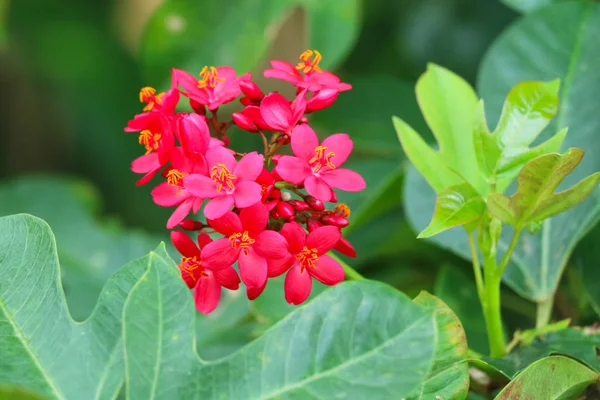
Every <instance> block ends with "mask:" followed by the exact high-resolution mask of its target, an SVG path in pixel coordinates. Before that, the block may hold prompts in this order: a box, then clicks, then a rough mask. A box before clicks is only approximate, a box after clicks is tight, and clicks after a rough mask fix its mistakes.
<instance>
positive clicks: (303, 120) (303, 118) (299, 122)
mask: <svg viewBox="0 0 600 400" xmlns="http://www.w3.org/2000/svg"><path fill="white" fill-rule="evenodd" d="M298 124H299V125H300V124H308V118H306V117H302V118H300V120H299V121H298Z"/></svg>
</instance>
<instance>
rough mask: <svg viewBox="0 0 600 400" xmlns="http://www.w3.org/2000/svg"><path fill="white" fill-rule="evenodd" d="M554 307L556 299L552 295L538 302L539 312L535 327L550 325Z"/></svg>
mask: <svg viewBox="0 0 600 400" xmlns="http://www.w3.org/2000/svg"><path fill="white" fill-rule="evenodd" d="M553 308H554V299H553V298H552V297H550V298H548V299H546V300H543V301H540V302H538V303H537V312H536V318H535V327H536V329H540V328H543V327H545V326H546V325H548V323H549V322H550V319H551V318H552V309H553Z"/></svg>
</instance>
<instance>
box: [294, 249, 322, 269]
mask: <svg viewBox="0 0 600 400" xmlns="http://www.w3.org/2000/svg"><path fill="white" fill-rule="evenodd" d="M318 259H319V254H318V253H317V249H315V248H312V249H309V248H308V247H306V246H304V248H303V249H302V251H301V252H300V253H298V254H296V260H298V262H299V263H300V265H301V269H302V271H304V270H305V269H306V268H314V267H315V263H316V262H317V260H318Z"/></svg>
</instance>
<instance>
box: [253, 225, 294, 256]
mask: <svg viewBox="0 0 600 400" xmlns="http://www.w3.org/2000/svg"><path fill="white" fill-rule="evenodd" d="M255 240H256V242H255V243H254V245H253V246H252V247H253V248H254V250H256V252H257V253H258V254H260V255H261V256H263V257H265V258H266V259H272V258H274V259H278V258H283V257H285V256H286V255H288V254H289V253H288V243H287V241H286V240H285V238H284V237H283V236H281V234H279V233H278V232H275V231H269V230H266V231H262V232H261V233H260V234H259V235H258V236H256V238H255Z"/></svg>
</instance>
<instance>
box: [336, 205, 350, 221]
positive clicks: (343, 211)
mask: <svg viewBox="0 0 600 400" xmlns="http://www.w3.org/2000/svg"><path fill="white" fill-rule="evenodd" d="M334 211H335V212H336V213H337V214H339V215H341V216H342V217H344V218H348V217H349V216H350V207H348V205H347V204H344V203H340V204H338V205H336V206H335V208H334Z"/></svg>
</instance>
